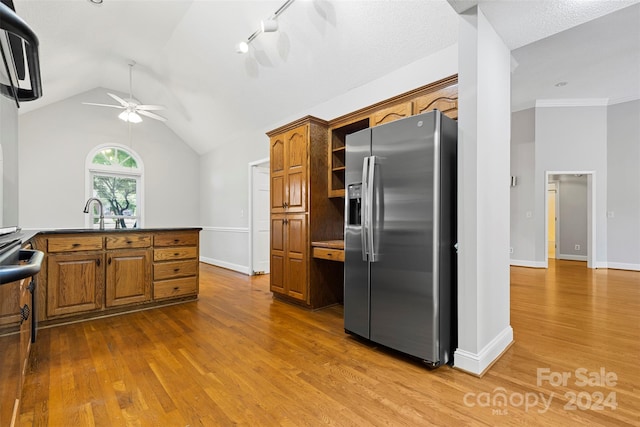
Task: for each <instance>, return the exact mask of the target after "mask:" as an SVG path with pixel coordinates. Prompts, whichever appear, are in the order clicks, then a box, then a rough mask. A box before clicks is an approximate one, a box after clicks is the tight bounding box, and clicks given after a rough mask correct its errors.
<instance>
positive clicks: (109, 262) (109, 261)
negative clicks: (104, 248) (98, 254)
mask: <svg viewBox="0 0 640 427" xmlns="http://www.w3.org/2000/svg"><path fill="white" fill-rule="evenodd" d="M107 263H108V264H109V265H111V257H109V260H108V261H107Z"/></svg>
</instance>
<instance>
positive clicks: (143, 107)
mask: <svg viewBox="0 0 640 427" xmlns="http://www.w3.org/2000/svg"><path fill="white" fill-rule="evenodd" d="M136 109H137V110H145V111H157V110H166V108H165V107H164V106H162V105H145V104H141V105H136Z"/></svg>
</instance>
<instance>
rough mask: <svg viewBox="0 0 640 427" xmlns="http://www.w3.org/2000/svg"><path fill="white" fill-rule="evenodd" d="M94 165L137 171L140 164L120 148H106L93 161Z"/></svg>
mask: <svg viewBox="0 0 640 427" xmlns="http://www.w3.org/2000/svg"><path fill="white" fill-rule="evenodd" d="M91 162H92V163H93V164H97V165H105V166H120V167H125V168H131V169H137V168H138V163H137V162H136V161H135V159H134V158H133V157H132V156H131V154H129V153H128V152H127V151H126V150H122V149H118V148H105V149H104V150H101V151H100V152H99V153H98V154H96V155H95V156H94V158H93V160H92V161H91Z"/></svg>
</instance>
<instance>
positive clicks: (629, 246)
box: [607, 100, 640, 271]
mask: <svg viewBox="0 0 640 427" xmlns="http://www.w3.org/2000/svg"><path fill="white" fill-rule="evenodd" d="M607 171H608V175H607V212H608V215H607V256H608V260H607V265H608V267H610V268H622V269H628V270H639V271H640V100H635V101H630V102H624V103H620V104H615V105H611V106H609V108H608V109H607Z"/></svg>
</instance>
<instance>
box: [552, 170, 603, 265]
mask: <svg viewBox="0 0 640 427" xmlns="http://www.w3.org/2000/svg"><path fill="white" fill-rule="evenodd" d="M576 174H581V175H586V176H587V268H596V247H597V246H596V236H597V233H596V223H597V221H596V171H582V170H581V171H545V174H544V189H545V192H544V212H545V215H544V268H549V215H547V214H546V213H547V212H548V210H549V205H548V203H547V201H548V199H547V197H548V191H549V176H550V175H576ZM556 194H557V193H556ZM556 203H557V200H556ZM558 208H559V207H558V206H557V205H556V209H558ZM556 225H558V223H557V222H556ZM558 234H559V233H558V228H556V244H557V242H558V237H557V236H558ZM556 250H557V249H556Z"/></svg>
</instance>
